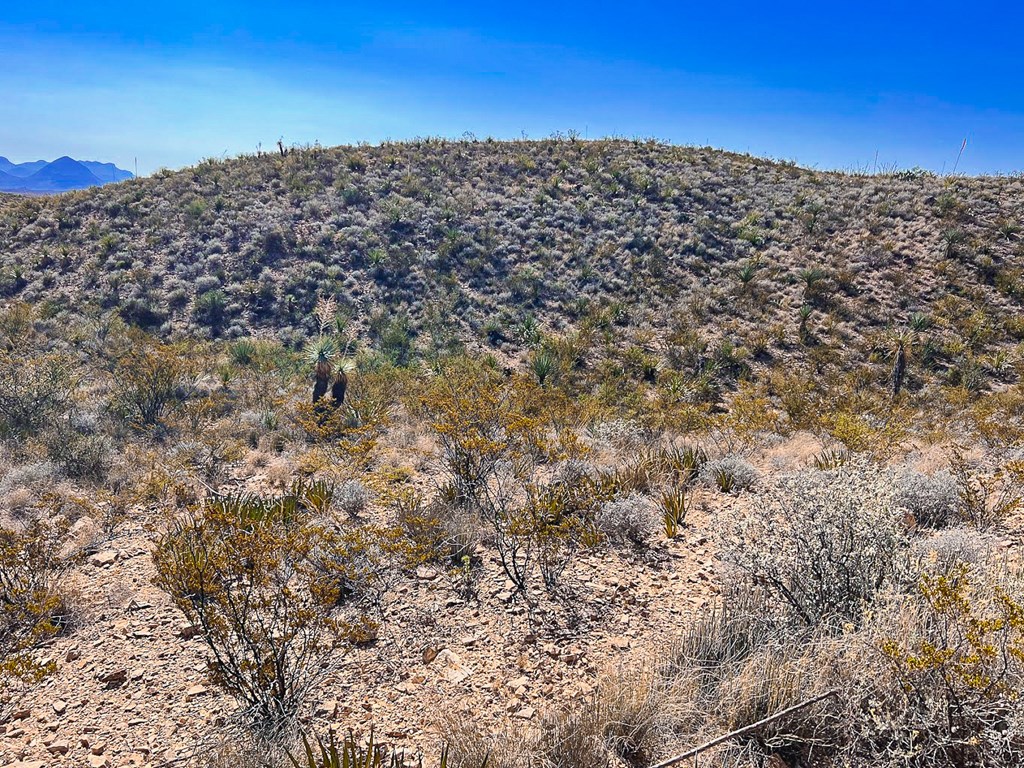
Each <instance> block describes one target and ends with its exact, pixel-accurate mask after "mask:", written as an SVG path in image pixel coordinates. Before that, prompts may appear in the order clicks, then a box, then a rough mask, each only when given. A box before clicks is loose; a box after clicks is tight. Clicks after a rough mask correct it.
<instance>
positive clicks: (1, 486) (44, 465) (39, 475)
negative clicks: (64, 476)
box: [0, 461, 60, 495]
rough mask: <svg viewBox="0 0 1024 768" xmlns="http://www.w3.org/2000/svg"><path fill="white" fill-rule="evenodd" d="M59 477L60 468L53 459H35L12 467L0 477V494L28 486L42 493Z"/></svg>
mask: <svg viewBox="0 0 1024 768" xmlns="http://www.w3.org/2000/svg"><path fill="white" fill-rule="evenodd" d="M59 477H60V470H59V468H58V467H57V465H56V464H54V463H53V462H52V461H35V462H32V463H31V464H22V465H20V466H16V467H12V468H11V469H10V471H8V472H7V474H5V475H4V476H3V478H2V479H0V495H3V494H7V493H10V492H11V491H13V490H15V489H17V488H28V489H29V490H32V491H34V492H36V493H42V492H44V491H46V490H47V489H48V488H49V486H51V485H52V484H53V483H54V482H55V481H56V480H57V478H59Z"/></svg>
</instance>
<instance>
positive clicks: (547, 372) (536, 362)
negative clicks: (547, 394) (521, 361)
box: [530, 349, 557, 387]
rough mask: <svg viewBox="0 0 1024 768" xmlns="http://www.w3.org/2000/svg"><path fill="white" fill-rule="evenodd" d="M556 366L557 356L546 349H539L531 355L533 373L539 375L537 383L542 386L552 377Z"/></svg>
mask: <svg viewBox="0 0 1024 768" xmlns="http://www.w3.org/2000/svg"><path fill="white" fill-rule="evenodd" d="M556 367H557V362H556V360H555V356H554V355H552V354H551V353H550V352H549V351H548V350H546V349H542V350H539V351H537V352H536V353H534V354H533V355H531V356H530V369H531V370H532V371H533V375H534V376H536V377H537V383H538V384H540V385H541V386H542V387H543V386H544V384H545V382H546V381H547V380H548V379H549V378H551V374H552V373H554V371H555V368H556Z"/></svg>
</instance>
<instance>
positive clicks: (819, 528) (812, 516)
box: [722, 464, 910, 626]
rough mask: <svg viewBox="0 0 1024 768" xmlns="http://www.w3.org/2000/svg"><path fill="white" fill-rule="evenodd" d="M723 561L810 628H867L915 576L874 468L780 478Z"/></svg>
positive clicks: (734, 529)
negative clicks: (879, 606)
mask: <svg viewBox="0 0 1024 768" xmlns="http://www.w3.org/2000/svg"><path fill="white" fill-rule="evenodd" d="M722 545H723V558H724V559H725V560H726V562H728V563H731V564H732V565H734V566H736V567H737V568H738V569H739V570H740V572H741V573H742V574H744V575H745V576H746V578H747V579H749V580H751V581H752V582H754V583H756V584H758V585H759V586H760V587H762V588H763V589H765V590H766V591H767V592H768V593H769V594H770V595H771V596H772V597H773V599H774V600H775V601H777V603H778V604H779V605H781V606H783V607H784V608H785V609H786V610H787V611H789V612H791V613H792V615H793V616H794V617H796V618H797V619H798V620H799V621H800V622H801V623H803V624H806V625H808V626H817V625H821V624H836V623H842V622H854V623H857V622H859V621H860V618H861V615H862V612H863V611H864V609H865V608H867V607H868V606H869V605H870V604H871V602H872V600H873V599H874V598H875V596H876V595H877V594H879V592H880V591H881V590H884V589H886V588H892V587H900V586H902V585H904V584H905V583H906V579H907V578H908V573H909V572H910V565H909V562H910V561H909V557H908V541H907V538H906V536H905V535H904V533H903V530H902V521H901V515H900V510H899V507H898V505H897V503H896V494H895V491H894V490H893V488H892V486H891V484H890V483H889V481H888V477H887V474H886V473H884V472H882V471H881V470H878V469H876V468H872V467H870V466H868V465H863V464H860V465H857V464H847V465H844V466H842V467H840V468H838V469H834V470H827V471H821V470H805V471H803V472H801V473H798V474H793V475H789V476H785V477H783V478H781V479H780V480H779V481H778V483H777V485H776V486H775V487H773V488H771V489H767V490H766V491H764V492H763V493H762V494H760V496H759V497H758V498H757V499H756V500H755V501H754V503H753V504H752V505H751V508H750V513H749V515H748V516H746V517H742V516H739V517H736V518H735V519H734V520H733V521H732V524H731V526H729V532H728V534H727V535H726V537H725V538H724V539H723V541H722Z"/></svg>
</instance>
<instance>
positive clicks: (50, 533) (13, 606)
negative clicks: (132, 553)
mask: <svg viewBox="0 0 1024 768" xmlns="http://www.w3.org/2000/svg"><path fill="white" fill-rule="evenodd" d="M67 528H68V526H67V524H66V523H62V522H54V521H48V520H44V519H42V518H36V519H33V520H30V521H29V522H28V523H26V524H25V525H23V526H19V528H18V529H17V530H14V529H9V528H2V527H0V683H2V685H0V713H2V712H3V710H4V708H5V707H6V705H7V704H9V703H10V702H9V699H8V694H9V693H13V686H14V684H15V683H16V682H32V681H37V680H39V679H40V678H41V677H43V676H45V675H46V674H48V673H50V672H52V671H53V670H54V669H55V665H54V663H53V661H39V660H38V659H37V658H35V656H34V655H33V653H32V652H33V650H34V649H35V648H36V647H37V646H38V645H39V644H40V643H42V642H44V641H45V640H48V639H50V638H52V637H54V636H55V635H56V634H57V633H58V632H59V631H60V629H61V626H62V625H63V624H64V623H66V603H65V601H64V599H63V598H62V596H61V594H60V592H59V580H60V578H61V576H62V575H63V574H64V572H65V571H66V570H67V569H68V568H69V567H70V566H71V565H72V564H73V562H74V557H73V556H71V555H68V554H67V553H66V552H65V551H64V550H66V543H67V542H66V541H65V535H66V533H67Z"/></svg>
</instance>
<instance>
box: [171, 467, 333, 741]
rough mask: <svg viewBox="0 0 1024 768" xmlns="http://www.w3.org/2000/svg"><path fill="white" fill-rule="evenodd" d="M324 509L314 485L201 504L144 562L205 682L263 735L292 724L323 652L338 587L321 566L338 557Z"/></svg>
mask: <svg viewBox="0 0 1024 768" xmlns="http://www.w3.org/2000/svg"><path fill="white" fill-rule="evenodd" d="M329 505H330V499H329V493H328V489H326V488H325V487H324V486H323V485H322V484H311V485H297V486H293V488H292V489H291V492H290V493H288V494H286V495H283V496H280V497H275V498H259V497H252V496H236V497H220V498H212V499H208V500H207V501H205V502H204V503H203V504H201V505H200V506H199V507H198V508H197V509H195V510H193V511H192V512H190V513H189V514H187V515H186V516H185V517H184V518H181V519H178V520H175V521H174V522H173V523H172V524H171V526H170V528H169V529H168V530H167V532H166V533H165V534H163V536H161V538H160V539H159V540H158V542H157V544H156V547H155V549H154V552H153V560H154V564H155V566H156V577H155V583H156V584H157V586H159V587H160V588H161V589H163V590H165V591H166V592H167V593H168V594H169V595H170V596H171V599H172V600H173V601H174V604H175V605H176V606H177V607H178V609H179V610H180V611H181V612H182V613H183V614H185V616H186V618H187V619H188V620H189V621H190V622H192V623H193V624H194V625H195V626H197V627H198V628H199V630H200V632H201V636H202V638H203V640H204V641H205V643H206V646H207V648H208V650H209V653H210V657H209V666H210V675H211V678H212V680H213V681H214V682H215V683H216V684H217V685H218V686H219V687H221V688H223V689H224V690H225V691H227V692H228V693H230V694H232V695H233V696H235V698H236V699H238V701H239V702H240V703H241V704H242V705H243V707H244V708H245V709H246V711H247V714H248V715H249V716H250V718H251V719H252V722H253V723H254V724H255V725H256V726H257V730H259V731H261V732H265V733H268V734H272V733H273V731H274V730H275V729H276V728H278V727H279V726H281V725H282V724H283V723H285V722H287V721H289V720H290V719H291V718H292V717H293V716H294V714H295V712H296V711H297V708H298V706H299V705H300V703H301V702H302V700H303V699H304V697H305V695H306V693H307V692H308V691H309V689H310V687H311V686H312V685H313V684H314V683H315V682H316V680H317V679H318V675H319V674H320V673H321V671H322V665H323V664H324V663H325V662H326V661H327V659H328V657H329V655H330V653H331V650H332V645H333V636H334V633H335V631H336V630H337V626H336V622H335V620H334V618H333V616H332V611H333V608H334V606H335V605H336V604H337V603H338V601H339V599H340V596H341V590H342V584H341V581H340V579H339V578H338V575H337V574H336V573H333V572H332V569H329V568H325V567H323V566H324V562H325V560H331V559H333V556H334V555H338V557H337V559H338V561H339V562H344V557H343V556H341V555H340V553H339V544H338V541H337V538H336V536H335V535H334V533H333V532H332V531H331V530H330V529H329V528H328V527H326V526H325V525H324V523H323V522H322V521H321V518H322V515H323V513H324V512H325V511H326V508H327V507H329Z"/></svg>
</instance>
